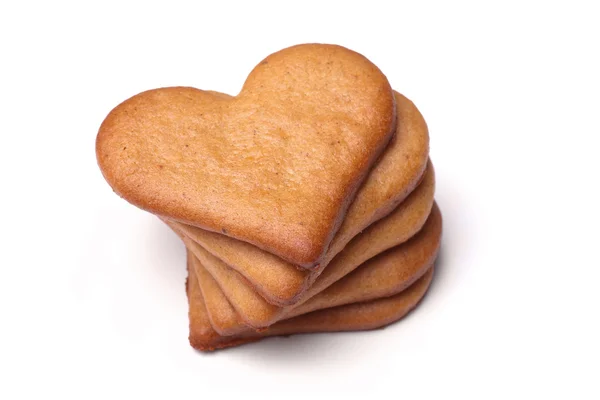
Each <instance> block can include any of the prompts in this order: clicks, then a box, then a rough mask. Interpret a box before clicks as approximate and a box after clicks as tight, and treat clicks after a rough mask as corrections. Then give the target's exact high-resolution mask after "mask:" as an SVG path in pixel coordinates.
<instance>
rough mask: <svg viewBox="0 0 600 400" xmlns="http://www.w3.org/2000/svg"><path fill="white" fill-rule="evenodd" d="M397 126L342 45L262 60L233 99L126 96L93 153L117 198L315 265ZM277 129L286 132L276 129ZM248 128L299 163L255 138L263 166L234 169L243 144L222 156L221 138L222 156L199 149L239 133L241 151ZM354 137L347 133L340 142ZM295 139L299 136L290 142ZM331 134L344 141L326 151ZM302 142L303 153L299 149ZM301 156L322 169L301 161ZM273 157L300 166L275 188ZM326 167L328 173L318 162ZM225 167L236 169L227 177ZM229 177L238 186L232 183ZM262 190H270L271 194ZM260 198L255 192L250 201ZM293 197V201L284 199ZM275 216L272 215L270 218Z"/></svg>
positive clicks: (374, 79)
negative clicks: (290, 144) (286, 142)
mask: <svg viewBox="0 0 600 400" xmlns="http://www.w3.org/2000/svg"><path fill="white" fill-rule="evenodd" d="M307 74H308V78H307ZM332 74H333V75H332ZM331 76H336V79H334V80H332V79H331ZM332 85H333V86H335V85H338V86H335V88H332ZM334 89H335V90H334ZM341 99H345V100H344V101H342V100H341ZM345 101H346V102H347V103H346V102H345ZM282 107H283V108H286V112H285V113H282V112H281V109H282ZM234 109H235V110H236V111H235V112H234V111H233V110H234ZM269 113H271V114H269ZM328 113H329V114H328ZM272 115H274V117H272ZM303 115H310V124H317V123H318V125H315V126H313V127H311V126H312V125H310V124H300V123H299V122H298V121H304V119H306V118H304V117H302V116H303ZM283 116H285V118H287V119H285V120H283V119H282V118H283ZM236 118H237V120H236ZM336 118H339V120H338V119H336ZM232 121H233V122H232ZM395 121H396V118H395V107H394V96H393V92H392V90H391V87H390V86H389V83H388V81H387V79H386V77H385V76H384V75H383V74H382V73H381V71H380V70H379V69H378V68H377V67H376V66H375V65H373V64H372V63H370V62H369V61H368V60H367V59H366V58H365V57H363V56H362V55H360V54H358V53H355V52H352V51H350V50H348V49H345V48H342V47H340V46H331V45H317V44H312V45H303V46H294V47H292V48H288V49H284V50H282V51H280V52H277V53H275V54H272V55H271V56H269V57H267V58H266V59H265V60H263V62H261V63H260V64H259V65H257V66H256V68H255V69H254V70H253V71H252V72H251V73H250V75H249V76H248V79H247V80H246V83H245V84H244V87H243V90H242V92H241V93H240V94H239V95H238V96H237V97H235V98H232V99H231V100H229V99H224V98H223V97H221V96H217V95H215V94H212V93H208V92H203V91H200V90H197V89H193V88H183V87H178V88H163V89H157V90H151V91H147V92H144V93H141V94H139V95H137V96H134V97H132V98H131V99H129V100H127V101H125V102H123V103H121V104H120V105H119V106H117V107H116V108H115V109H113V110H112V111H111V113H110V114H109V115H108V116H107V118H106V119H105V121H104V122H103V123H102V126H101V127H100V130H99V132H98V137H97V141H96V154H97V159H98V164H99V166H100V169H101V170H102V173H103V175H104V177H105V178H106V180H107V181H108V182H109V184H110V185H111V186H112V188H113V190H114V191H115V192H116V193H117V194H119V195H120V196H122V197H123V198H125V199H126V200H127V201H129V202H131V203H133V204H135V205H136V206H138V207H140V208H142V209H144V210H147V211H150V212H152V213H154V214H157V215H160V216H163V217H167V218H171V219H173V220H176V221H180V222H184V223H187V224H191V225H194V226H198V227H201V228H203V229H207V230H210V231H214V232H222V233H224V234H227V235H229V236H231V237H235V238H237V239H239V240H242V241H246V242H249V243H252V244H254V245H256V246H258V247H260V248H262V249H264V250H266V251H268V252H271V253H274V254H277V255H278V256H280V257H281V258H283V259H285V260H288V261H290V262H292V263H294V264H297V265H302V266H305V267H310V266H314V265H316V264H318V263H319V262H320V261H321V258H322V257H323V255H324V253H325V251H326V249H327V248H328V245H329V242H330V241H331V239H332V237H333V235H334V234H335V232H336V231H337V228H338V227H339V225H340V223H341V221H342V220H343V218H344V215H345V213H346V210H347V207H348V205H349V204H350V202H351V201H352V199H353V197H354V194H355V192H356V190H357V189H358V187H359V186H360V184H361V182H362V181H363V179H364V178H365V176H366V175H367V172H368V171H369V169H370V167H371V165H372V164H373V162H374V161H375V160H376V158H377V157H378V155H379V153H380V152H381V151H382V150H383V148H384V147H385V145H386V144H387V142H388V141H389V139H390V138H391V136H392V134H393V132H394V124H395ZM234 122H235V123H237V125H235V124H234ZM279 123H282V124H283V125H285V128H277V127H278V126H281V125H278V124H279ZM231 124H234V125H233V126H234V127H233V128H232V127H231V126H230V125H231ZM286 124H287V125H286ZM294 124H296V125H294ZM298 126H300V128H298ZM253 127H259V129H263V128H264V129H271V128H272V129H271V130H269V131H268V132H267V133H265V135H267V136H268V135H274V134H275V133H273V132H279V131H277V129H283V130H282V132H283V134H284V136H285V135H286V134H287V135H288V136H289V137H291V138H292V140H293V141H294V143H299V144H300V145H299V147H294V149H295V151H296V152H297V154H295V153H289V154H286V157H284V158H281V157H283V156H281V155H279V154H278V153H277V150H278V149H280V147H278V146H280V145H279V144H272V143H275V141H274V140H271V139H270V136H269V137H268V138H267V136H261V135H259V137H258V140H259V141H260V143H261V145H260V146H263V147H253V149H259V157H261V158H260V160H261V161H260V162H267V161H264V160H268V162H267V164H266V165H267V166H266V167H265V169H261V168H262V167H261V165H262V164H261V163H257V162H256V161H253V160H251V159H250V158H248V159H244V158H239V157H238V158H235V161H233V162H231V161H230V159H229V158H228V156H227V154H231V150H230V149H233V150H235V149H236V147H235V146H238V144H235V145H234V147H227V143H226V140H219V143H220V146H221V147H219V146H217V147H216V148H214V149H210V150H206V149H207V146H208V145H210V143H209V142H206V143H205V141H206V140H207V138H208V137H210V136H211V135H215V134H221V132H223V134H225V133H226V132H229V131H230V130H235V132H237V134H238V135H237V136H232V135H230V136H228V138H229V139H231V140H233V141H235V142H236V143H237V141H244V140H247V137H246V136H244V134H245V133H247V132H251V131H252V128H253ZM293 127H296V128H293ZM350 131H351V132H352V134H351V135H346V133H344V134H343V135H342V136H336V135H337V134H338V133H339V132H350ZM255 132H256V131H255ZM299 132H302V135H303V136H301V137H300V136H297V135H298V134H299ZM309 132H310V133H309ZM290 133H291V134H290ZM198 135H200V136H201V138H202V139H201V141H200V142H198V140H197V139H196V138H197V137H198ZM202 135H204V136H202ZM334 137H335V138H339V139H341V140H342V141H343V143H342V142H340V141H338V144H340V143H341V144H340V145H339V146H338V147H336V145H335V141H333V142H332V145H330V144H329V140H330V138H334ZM232 138H233V139H232ZM248 138H251V134H250V136H248ZM263 138H265V139H263ZM320 138H322V139H320ZM191 139H193V140H191ZM248 140H250V139H248ZM302 141H305V142H306V143H309V144H310V145H309V144H306V145H301V143H302ZM320 141H321V142H320ZM188 142H189V143H188ZM325 142H327V143H325ZM269 143H271V144H269ZM277 143H279V142H277ZM184 144H185V146H189V152H190V154H187V152H188V151H187V150H185V149H186V148H188V147H184ZM242 145H243V146H245V142H243V143H242ZM242 145H239V146H242ZM243 146H242V147H243ZM269 146H271V147H269ZM328 146H329V147H328ZM242 147H240V148H242ZM311 148H316V149H317V150H316V153H315V154H309V153H310V149H311ZM326 149H328V150H326ZM332 149H335V150H332ZM286 150H287V151H290V149H289V148H286ZM303 150H307V151H308V152H307V154H309V155H310V157H315V158H316V159H317V160H316V161H312V159H311V158H310V157H305V156H304V154H300V153H301V151H303ZM193 151H195V152H196V154H197V155H196V156H194V154H193ZM346 153H347V154H346ZM200 154H202V155H204V156H205V158H202V157H201V156H200ZM290 155H292V156H293V157H290ZM348 155H349V156H348ZM277 156H279V158H280V159H281V160H283V162H284V164H285V163H287V164H286V165H288V164H289V166H294V168H296V170H292V171H288V170H287V169H277V170H276V171H275V172H278V173H279V174H280V175H281V178H280V179H281V182H282V183H281V184H276V183H273V182H276V180H274V179H273V176H271V173H272V171H271V169H272V168H271V166H272V165H275V162H276V161H277ZM325 158H329V160H330V162H329V163H328V164H326V163H323V159H325ZM303 159H305V160H304V161H302V160H303ZM206 163H209V164H206ZM244 163H246V164H247V165H246V164H244ZM205 164H206V165H205ZM207 165H208V166H212V167H210V168H209V167H207ZM225 165H229V166H233V167H231V168H230V169H223V168H225V167H223V166H225ZM314 165H318V166H319V168H315V167H314ZM339 165H346V167H344V168H342V167H340V166H339ZM203 166H204V167H203ZM227 168H229V167H227ZM257 171H258V172H257ZM321 171H322V172H321ZM215 172H218V173H217V174H215ZM273 173H274V172H273ZM220 174H221V175H220ZM239 174H242V175H241V176H242V177H241V178H240V175H239ZM296 176H299V177H304V176H310V177H312V179H304V178H301V179H300V178H296ZM333 176H335V178H336V179H335V181H333V180H332V178H331V177H333ZM236 177H237V178H236ZM234 179H238V180H237V181H236V182H235V184H232V183H231V182H233V180H234ZM278 179H279V178H278ZM298 179H300V181H298ZM207 180H208V181H210V182H208V183H209V184H208V185H207V184H206V183H207V182H206V181H207ZM222 182H228V183H227V184H223V183H222ZM263 183H264V184H266V183H269V184H272V186H271V187H269V189H268V190H267V189H264V188H263V186H264V185H263ZM256 185H258V186H256ZM200 186H201V187H200ZM207 186H208V187H210V188H211V190H212V191H213V192H211V191H207V190H206V189H205V187H207ZM264 187H266V186H264ZM319 187H327V190H325V191H324V192H325V193H324V194H325V197H323V198H320V197H319V196H318V195H317V193H318V190H319ZM257 191H258V192H260V194H257V195H255V192H256V193H258V192H257ZM289 196H295V199H296V200H295V201H294V202H292V201H288V197H289ZM258 199H260V201H258ZM274 208H276V209H278V210H279V211H278V212H275V213H274V212H273V211H274V210H273V209H274ZM301 215H309V216H310V215H312V216H311V217H310V218H307V217H305V218H300V217H299V216H301ZM298 221H301V223H300V222H298Z"/></svg>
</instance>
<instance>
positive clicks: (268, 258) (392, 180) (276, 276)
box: [170, 92, 433, 306]
mask: <svg viewBox="0 0 600 400" xmlns="http://www.w3.org/2000/svg"><path fill="white" fill-rule="evenodd" d="M395 98H396V109H397V112H396V115H397V129H396V134H395V135H394V137H393V139H392V141H391V142H390V143H389V144H388V146H387V147H386V149H385V151H384V152H383V154H382V156H381V158H380V159H379V160H378V161H377V163H376V164H375V166H374V167H373V169H372V170H371V172H370V173H369V175H368V177H367V179H366V180H365V182H364V183H363V185H362V186H361V187H360V189H359V190H358V192H357V195H356V197H355V199H354V201H353V202H352V204H351V205H350V207H349V209H348V213H347V214H346V217H345V219H344V221H343V222H342V225H341V227H340V229H339V231H338V232H337V234H336V235H335V237H334V239H333V240H332V242H331V245H330V247H329V249H328V251H327V253H326V254H325V257H324V258H323V260H322V262H321V265H320V269H318V268H317V269H315V268H311V269H310V270H303V269H300V268H298V266H297V265H294V264H291V263H289V262H286V261H285V260H283V259H281V258H280V257H277V256H276V255H274V254H271V253H269V252H266V251H264V250H261V249H260V248H258V247H256V246H253V245H251V244H249V243H246V242H242V241H239V240H236V239H233V238H230V237H228V236H225V235H222V234H219V233H215V232H210V231H207V230H204V229H200V228H197V227H193V226H189V225H186V224H181V223H177V222H174V221H170V223H171V224H174V225H175V227H176V228H178V229H179V230H180V231H182V232H183V233H184V234H185V235H186V236H188V237H189V238H190V239H191V240H193V241H195V242H197V243H198V244H199V245H200V246H202V247H203V248H204V249H205V250H207V251H208V252H209V253H211V254H212V255H214V256H215V257H217V258H218V259H220V260H221V261H223V262H224V263H225V264H227V265H228V266H230V267H231V268H233V269H234V270H236V271H237V272H239V273H240V274H241V275H242V276H243V277H244V278H245V279H247V280H248V282H249V283H250V284H252V286H253V287H254V289H255V290H256V291H257V292H259V293H260V295H261V296H262V297H264V298H265V299H266V300H267V301H269V302H270V303H272V304H276V305H279V306H285V305H288V304H293V303H294V302H295V301H296V299H297V298H298V297H299V296H300V295H301V294H302V292H303V291H304V290H305V289H306V288H307V287H308V285H309V284H310V282H311V280H312V279H314V278H315V276H314V274H318V273H319V272H320V270H321V269H322V268H323V267H324V266H325V265H327V264H328V263H329V262H330V261H331V260H332V259H333V258H334V257H335V255H336V254H338V253H339V252H340V251H341V250H342V249H343V248H344V247H345V246H346V245H347V244H348V242H349V241H350V240H352V238H353V237H355V236H356V235H357V234H358V233H359V232H361V231H363V230H364V229H365V228H367V227H368V226H369V225H371V224H372V223H373V222H375V221H377V220H378V219H380V218H382V217H384V216H385V215H387V214H389V213H390V212H391V211H392V210H393V209H394V208H395V207H396V206H397V205H398V204H399V203H401V202H402V201H404V199H406V197H407V196H408V195H409V193H411V192H412V191H413V190H414V188H415V186H416V185H417V183H419V181H420V180H421V179H424V177H423V174H424V172H423V171H424V169H425V166H426V164H427V158H428V154H429V134H428V131H427V125H426V124H425V121H424V119H423V117H422V115H421V113H420V112H419V110H418V109H417V107H416V106H415V105H414V104H413V103H412V102H411V101H410V100H408V99H407V98H406V97H404V96H403V95H401V94H400V93H397V92H395ZM431 197H433V192H432V194H431Z"/></svg>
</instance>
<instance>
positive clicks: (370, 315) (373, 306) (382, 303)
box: [187, 268, 433, 351]
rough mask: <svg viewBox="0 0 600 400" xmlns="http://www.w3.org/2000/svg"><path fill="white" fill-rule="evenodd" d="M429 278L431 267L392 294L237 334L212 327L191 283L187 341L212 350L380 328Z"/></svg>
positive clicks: (410, 305)
mask: <svg viewBox="0 0 600 400" xmlns="http://www.w3.org/2000/svg"><path fill="white" fill-rule="evenodd" d="M193 274H194V273H193V271H192V272H190V277H191V280H192V281H197V279H196V277H195V276H193ZM432 278H433V268H430V269H429V270H428V271H427V272H426V273H425V274H424V275H423V276H422V277H421V278H419V279H418V280H417V281H416V282H415V283H413V284H412V285H411V286H410V287H408V288H407V289H406V290H404V291H402V292H400V293H399V294H396V295H394V296H390V297H385V298H381V299H377V300H371V301H368V302H361V303H355V304H348V305H343V306H339V307H334V308H330V309H325V310H319V311H314V312H311V313H308V314H304V315H300V316H298V317H294V318H291V319H288V320H285V321H280V322H278V323H277V324H275V325H273V326H271V327H269V328H267V329H265V330H263V331H261V332H256V331H251V332H246V333H243V334H240V335H238V336H220V335H219V334H218V333H217V332H215V331H214V330H213V329H212V327H211V325H210V322H209V320H208V317H207V315H206V309H205V308H204V303H203V299H202V295H201V293H200V291H199V288H198V286H197V285H196V286H195V287H194V285H193V284H191V285H188V287H187V294H188V302H189V316H190V335H189V341H190V344H191V346H192V347H194V348H195V349H197V350H200V351H213V350H217V349H224V348H228V347H233V346H238V345H242V344H245V343H249V342H255V341H258V340H261V339H263V338H266V337H269V336H282V335H283V336H288V335H292V334H299V333H316V332H340V331H359V330H371V329H377V328H381V327H383V326H386V325H389V324H391V323H394V322H396V321H398V320H399V319H401V318H402V317H404V316H405V315H407V314H408V313H409V312H410V311H411V310H413V309H414V308H415V307H416V306H417V305H418V303H419V302H420V301H421V299H422V298H423V297H424V296H425V294H426V292H427V289H428V288H429V286H430V284H431V280H432Z"/></svg>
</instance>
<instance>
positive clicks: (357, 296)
mask: <svg viewBox="0 0 600 400" xmlns="http://www.w3.org/2000/svg"><path fill="white" fill-rule="evenodd" d="M441 236H442V218H441V213H440V211H439V209H438V208H437V206H434V208H433V209H432V212H431V216H430V217H429V218H428V220H427V223H426V224H425V226H424V227H423V229H421V231H420V232H419V233H418V234H416V235H415V236H414V237H413V238H411V239H410V240H408V241H407V242H405V243H403V244H401V245H399V246H396V247H393V248H391V249H389V250H388V251H385V252H382V253H381V254H379V255H378V256H376V257H374V258H371V259H370V260H368V261H366V262H364V263H362V264H360V265H354V264H352V263H349V264H348V265H343V264H340V265H339V266H340V267H341V268H340V269H339V271H338V272H335V273H334V274H332V275H330V276H324V278H323V280H322V281H319V280H317V283H316V284H315V285H314V286H312V287H311V288H310V289H309V291H308V292H307V295H306V297H305V298H303V299H302V301H300V302H299V303H297V304H296V305H293V306H288V307H285V308H278V307H274V306H272V305H268V304H264V302H263V301H262V299H261V298H260V297H259V296H257V295H256V294H255V293H254V292H252V289H251V288H249V287H243V288H241V289H242V291H243V292H242V293H238V292H235V291H234V292H229V291H228V292H224V291H223V290H222V289H223V282H225V280H226V279H229V278H227V277H225V278H223V277H220V276H219V274H221V273H223V272H217V271H211V273H207V272H206V271H205V270H204V265H205V261H206V260H205V258H202V257H201V259H200V260H195V261H196V262H194V263H193V264H194V267H195V271H196V272H197V275H198V276H203V279H205V281H204V282H200V286H201V288H202V287H204V286H207V287H210V288H211V291H210V292H208V293H204V292H205V290H204V289H203V290H202V291H203V293H204V296H205V297H204V298H205V301H207V302H208V303H207V304H206V306H207V314H208V315H209V317H210V319H211V321H212V326H213V328H214V329H215V330H216V331H217V332H218V333H219V334H221V335H237V334H239V333H241V332H244V331H247V330H251V329H254V330H261V329H264V328H266V327H268V326H270V325H272V324H273V323H275V322H276V321H279V320H283V319H286V318H289V317H291V316H296V315H300V314H304V313H307V312H311V311H314V310H317V309H322V308H329V307H332V306H337V305H340V304H347V303H354V302H357V301H364V300H368V299H371V298H375V297H385V296H389V295H391V294H394V293H397V292H398V291H400V290H401V289H402V288H403V286H402V285H405V286H406V285H408V284H409V283H411V280H414V279H416V278H418V277H419V276H420V274H422V273H423V272H424V271H425V269H426V268H427V267H428V266H430V265H432V264H433V262H434V260H435V258H436V257H437V252H438V249H439V246H440V243H441ZM373 244H374V245H377V242H376V241H373ZM191 253H192V254H193V257H192V258H195V256H196V254H197V253H195V252H193V251H192V252H191ZM214 273H216V274H217V276H219V278H218V279H219V280H218V281H215V280H214V279H213V277H212V276H211V275H212V274H214ZM225 273H231V274H233V275H234V279H235V276H236V272H235V271H229V272H225ZM365 285H366V287H365ZM207 296H208V297H207ZM240 296H241V297H240ZM257 321H258V323H257ZM258 324H260V325H258Z"/></svg>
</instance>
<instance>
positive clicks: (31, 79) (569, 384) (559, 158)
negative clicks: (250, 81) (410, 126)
mask: <svg viewBox="0 0 600 400" xmlns="http://www.w3.org/2000/svg"><path fill="white" fill-rule="evenodd" d="M483 3H484V2H462V1H452V2H439V3H434V2H428V1H414V2H406V3H404V2H389V4H384V3H382V2H378V1H373V0H369V1H364V2H361V3H357V4H352V3H351V2H339V3H338V4H335V5H334V4H333V3H329V2H325V1H317V2H310V1H302V2H294V3H292V2H283V1H281V2H273V4H271V5H268V4H264V2H258V1H247V2H240V3H239V4H231V3H228V2H224V1H217V0H214V1H209V2H194V3H192V4H190V5H182V4H178V3H176V2H165V3H164V4H162V5H160V6H157V5H151V4H149V3H139V4H128V3H127V2H116V3H114V4H109V3H108V2H98V4H97V5H96V6H91V5H89V4H88V5H84V4H87V3H86V2H74V3H73V4H66V3H64V2H56V1H48V2H39V3H37V4H35V3H31V2H25V1H23V2H17V1H15V2H2V5H1V6H0V178H1V180H0V182H1V186H0V188H1V189H0V190H1V197H0V205H1V210H2V214H3V218H2V221H1V223H0V229H1V232H2V238H1V242H0V243H1V245H0V246H1V250H0V257H1V258H0V268H1V269H0V370H1V371H0V398H2V399H15V398H37V399H41V398H50V397H51V396H53V395H60V396H61V398H69V399H70V398H79V399H88V398H128V399H131V398H155V397H156V398H163V399H166V398H168V399H182V398H192V397H193V398H227V397H228V396H227V395H229V394H232V393H233V392H237V391H241V392H242V393H241V395H243V396H247V395H251V394H257V395H261V397H262V398H269V397H279V398H282V397H283V398H288V397H292V398H293V397H296V396H310V398H319V397H321V396H324V395H325V394H330V393H331V394H335V393H337V394H344V398H352V397H355V396H356V397H364V396H365V395H366V396H370V398H380V397H379V396H384V395H385V396H390V398H405V399H417V398H435V399H441V398H454V397H456V398H507V397H508V396H510V398H542V396H543V395H545V396H550V397H557V398H573V399H584V398H590V399H592V398H595V399H598V398H600V345H599V342H600V328H599V319H600V311H599V310H598V308H599V306H600V291H599V290H598V285H599V283H600V272H599V271H600V261H599V259H598V246H599V244H598V240H599V239H600V233H599V230H598V227H599V224H600V213H599V203H600V196H599V185H600V183H599V182H600V177H599V176H600V162H599V158H600V155H599V152H600V147H599V144H600V141H599V135H600V118H599V117H600V78H599V76H600V58H599V57H600V28H599V26H600V23H599V19H600V13H599V12H598V11H597V10H596V9H595V8H594V3H597V2H594V1H589V2H587V3H584V2H578V1H564V2H551V1H547V2H531V1H529V2H527V1H518V2H507V1H505V2H497V4H496V5H491V2H485V3H487V4H486V5H484V4H483ZM17 4H18V5H17ZM304 42H328V43H336V44H341V45H344V46H346V47H349V48H351V49H354V50H356V51H359V52H361V53H363V54H364V55H366V56H367V57H368V58H370V59H371V60H372V61H373V62H374V63H376V64H377V65H378V66H379V67H380V68H381V69H382V70H383V71H384V73H385V74H386V75H387V76H388V78H389V80H390V82H391V83H392V85H393V86H394V88H396V89H397V90H399V91H401V92H402V93H404V94H405V95H406V96H408V97H409V98H411V99H412V100H413V101H414V102H415V103H416V104H417V106H418V107H419V108H420V109H421V111H422V112H423V114H424V115H425V118H426V120H427V122H428V124H429V128H430V134H431V154H432V159H433V161H434V163H435V165H436V171H437V172H436V173H437V178H438V188H437V199H438V202H439V204H440V206H441V209H442V211H443V215H444V218H445V232H444V243H443V251H442V255H441V261H440V262H439V264H438V268H439V269H438V273H437V276H436V280H435V282H434V284H433V287H432V288H431V291H430V293H429V295H428V296H427V298H426V299H425V301H424V302H423V303H422V305H421V307H420V308H419V309H418V310H417V312H415V313H413V314H412V315H411V316H410V317H409V318H407V319H406V320H403V321H402V322H400V323H398V324H396V325H394V326H392V327H389V328H387V329H384V330H381V331H375V332H367V333H350V334H322V335H308V336H296V337H292V338H288V339H272V340H267V341H264V342H261V343H258V344H253V345H248V346H244V347H240V348H236V349H231V350H227V351H223V352H218V353H216V354H209V355H205V354H200V353H197V352H195V351H193V350H192V349H191V347H190V346H189V344H188V341H187V335H188V326H187V303H186V298H185V293H184V279H185V270H184V249H183V246H182V245H181V244H180V243H179V241H178V240H177V239H176V237H175V236H174V235H173V234H172V233H170V231H169V230H168V229H167V228H166V227H165V226H163V225H162V224H161V223H160V222H159V221H158V220H157V219H156V218H154V217H152V216H151V215H149V214H146V213H144V212H142V211H140V210H138V209H136V208H135V207H133V206H131V205H129V204H127V203H126V202H125V201H123V200H121V199H119V198H118V197H117V196H116V195H114V194H113V193H112V191H111V190H110V188H109V186H108V185H107V184H106V183H105V181H104V180H103V178H102V176H101V174H100V172H99V170H98V168H97V165H96V159H95V153H94V142H95V136H96V133H97V129H98V127H99V125H100V123H101V122H102V120H103V118H104V117H105V116H106V114H107V113H108V112H109V111H110V109H111V108H112V107H114V106H115V105H116V104H118V103H119V102H121V101H122V100H124V99H126V98H127V97H129V96H131V95H133V94H136V93H138V92H140V91H142V90H146V89H150V88H155V87H160V86H167V85H190V86H196V87H199V88H203V89H213V90H219V91H223V92H228V93H231V94H235V93H237V91H238V90H239V88H240V87H241V85H242V83H243V81H244V79H245V76H246V74H247V73H248V72H249V71H250V70H251V69H252V67H253V66H254V65H255V64H256V63H258V62H259V61H260V60H261V59H262V58H264V57H265V56H267V55H268V54H270V53H272V52H274V51H277V50H279V49H281V48H284V47H287V46H289V45H293V44H298V43H304ZM329 397H330V398H331V396H329ZM333 398H335V397H333ZM386 398H387V397H386Z"/></svg>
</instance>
